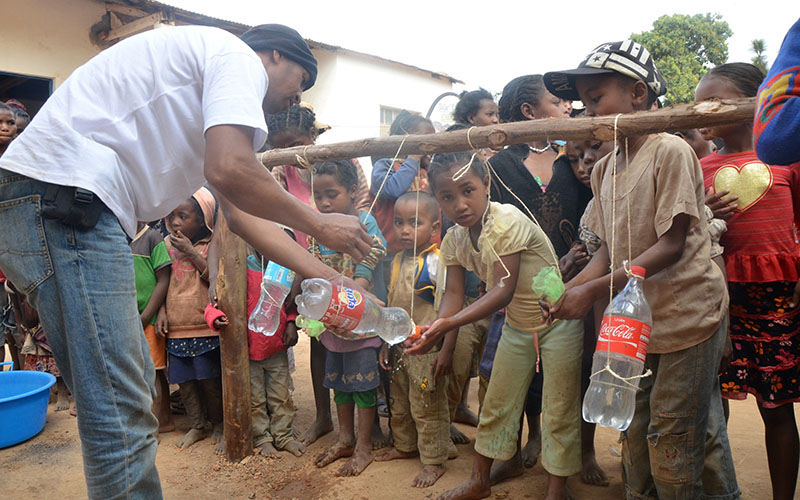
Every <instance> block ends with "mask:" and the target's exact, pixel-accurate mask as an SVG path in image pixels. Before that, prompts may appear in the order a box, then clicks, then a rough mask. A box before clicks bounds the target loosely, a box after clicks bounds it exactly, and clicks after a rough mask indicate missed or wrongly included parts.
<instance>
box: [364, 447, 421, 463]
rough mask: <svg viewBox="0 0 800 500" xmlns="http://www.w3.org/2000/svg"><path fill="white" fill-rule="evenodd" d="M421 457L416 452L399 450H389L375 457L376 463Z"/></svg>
mask: <svg viewBox="0 0 800 500" xmlns="http://www.w3.org/2000/svg"><path fill="white" fill-rule="evenodd" d="M418 455H419V452H416V451H400V450H398V449H397V448H394V447H392V448H389V449H388V450H386V451H384V452H382V453H378V454H377V455H375V461H376V462H388V461H390V460H400V459H403V458H414V457H416V456H418Z"/></svg>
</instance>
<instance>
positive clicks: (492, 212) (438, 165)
mask: <svg viewBox="0 0 800 500" xmlns="http://www.w3.org/2000/svg"><path fill="white" fill-rule="evenodd" d="M428 180H429V182H430V185H431V187H432V190H433V194H434V195H435V196H436V200H437V201H438V202H439V205H440V206H441V208H442V210H443V211H444V214H445V215H446V216H447V217H448V218H450V219H451V220H454V221H455V222H456V223H457V224H458V226H456V227H453V228H451V229H450V231H448V233H447V236H445V238H444V240H443V241H442V248H441V257H442V261H443V263H444V265H445V266H447V275H446V276H447V278H446V286H445V293H444V298H443V299H442V304H441V306H440V309H439V315H438V319H437V320H436V321H434V322H433V323H431V324H430V325H428V326H427V327H423V336H422V338H421V339H419V340H417V341H416V342H414V344H413V345H412V346H411V347H410V348H408V349H407V350H406V354H421V353H425V352H428V351H429V350H430V349H431V348H432V347H433V346H435V345H437V343H438V342H439V340H440V339H441V338H442V337H445V336H447V337H448V338H447V339H446V340H445V342H449V341H450V338H451V337H452V335H453V333H455V332H456V331H457V329H458V328H459V327H461V326H463V325H466V324H469V323H472V322H475V321H477V320H479V319H481V318H485V317H487V316H490V315H491V314H493V313H494V312H496V311H499V310H500V309H502V308H503V307H505V308H506V313H507V314H506V322H505V324H504V325H503V333H502V336H501V337H500V341H499V344H498V346H497V354H496V355H495V361H494V369H493V371H492V377H491V379H490V381H489V386H488V388H487V390H486V396H485V399H484V403H483V409H482V411H481V415H480V423H479V424H478V431H477V437H476V439H475V451H477V452H478V453H477V455H476V457H475V462H474V465H473V469H472V476H471V477H470V479H469V480H468V481H467V482H466V483H464V484H462V485H461V486H459V487H457V488H455V489H453V490H450V491H448V492H446V493H444V494H443V495H442V496H441V497H439V498H440V499H445V500H454V499H458V500H466V499H477V498H485V497H487V496H489V495H490V493H491V492H490V488H489V473H490V471H491V466H492V462H493V461H494V460H497V459H499V460H509V459H510V458H511V457H512V456H513V455H514V453H515V451H516V444H517V437H518V429H519V425H520V415H521V414H522V409H523V405H524V403H525V397H526V394H527V392H528V386H529V385H530V382H531V379H532V378H533V374H534V371H535V370H536V369H537V366H538V354H539V352H538V351H539V349H538V348H541V357H542V361H543V363H542V366H543V368H544V371H545V373H544V387H543V407H542V410H543V411H542V464H543V465H544V468H545V470H547V471H548V473H549V474H550V479H549V484H548V495H547V498H548V500H556V499H565V498H567V496H568V494H567V490H566V481H567V477H568V476H571V475H572V474H576V473H578V472H580V470H581V458H580V421H579V418H580V417H579V415H580V359H581V352H582V346H583V327H582V326H581V323H580V322H579V321H561V322H559V323H557V324H554V325H552V326H549V327H548V326H547V325H545V324H544V321H543V320H542V316H541V313H540V310H539V306H538V304H537V300H538V299H539V297H537V296H536V295H535V294H534V292H533V290H532V289H531V284H532V281H533V277H534V276H535V275H536V274H538V273H539V271H540V270H541V269H542V268H544V267H546V266H552V267H555V266H557V265H558V262H557V259H556V257H555V252H554V251H553V248H552V245H551V244H550V240H548V238H547V236H546V235H545V234H544V232H543V231H542V230H541V229H540V228H539V226H537V225H535V224H534V223H533V222H532V221H531V220H530V219H529V218H528V217H527V216H525V215H524V214H523V213H522V212H520V211H519V209H517V208H516V207H514V206H511V205H504V204H500V203H490V202H489V175H488V172H487V170H486V166H485V165H484V164H483V162H482V161H481V160H480V159H479V158H477V157H474V156H472V155H470V154H465V153H457V154H441V155H440V154H437V155H436V156H435V158H434V161H432V162H431V166H430V167H429V170H428ZM465 271H473V272H474V273H475V274H477V275H478V277H479V278H481V280H483V281H484V282H485V283H486V288H487V292H486V294H485V295H483V296H482V297H481V298H479V299H478V300H476V301H475V302H474V303H472V304H471V305H470V306H468V307H465V308H463V309H462V307H463V304H464V273H465ZM455 334H456V335H457V333H455Z"/></svg>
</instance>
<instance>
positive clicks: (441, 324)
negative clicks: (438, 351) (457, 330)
mask: <svg viewBox="0 0 800 500" xmlns="http://www.w3.org/2000/svg"><path fill="white" fill-rule="evenodd" d="M452 329H453V327H452V326H451V325H450V321H449V319H448V318H439V319H437V320H436V321H434V322H433V323H431V324H430V325H423V326H421V327H420V336H419V337H418V338H417V339H416V340H414V341H412V342H411V344H409V343H408V341H406V354H410V355H414V354H425V353H427V352H428V351H430V350H431V349H432V348H433V346H434V345H436V343H437V342H439V339H441V338H442V335H444V334H445V333H447V332H448V331H450V330H452Z"/></svg>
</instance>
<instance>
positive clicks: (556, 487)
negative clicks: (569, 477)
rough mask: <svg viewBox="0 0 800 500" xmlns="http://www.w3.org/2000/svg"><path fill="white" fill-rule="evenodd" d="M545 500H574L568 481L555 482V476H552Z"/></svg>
mask: <svg viewBox="0 0 800 500" xmlns="http://www.w3.org/2000/svg"><path fill="white" fill-rule="evenodd" d="M544 500H573V497H572V495H570V494H569V490H568V489H567V484H566V481H564V482H561V481H553V476H550V482H549V484H548V487H547V496H546V497H545V499H544Z"/></svg>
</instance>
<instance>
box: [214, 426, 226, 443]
mask: <svg viewBox="0 0 800 500" xmlns="http://www.w3.org/2000/svg"><path fill="white" fill-rule="evenodd" d="M223 429H224V427H223V426H222V424H214V426H213V427H212V429H211V442H212V443H214V444H217V443H219V442H220V441H222V437H223Z"/></svg>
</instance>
